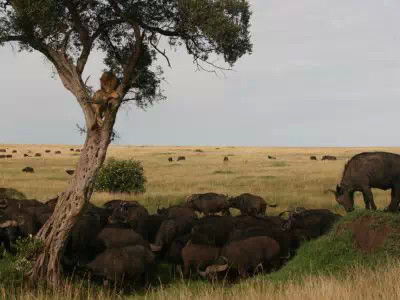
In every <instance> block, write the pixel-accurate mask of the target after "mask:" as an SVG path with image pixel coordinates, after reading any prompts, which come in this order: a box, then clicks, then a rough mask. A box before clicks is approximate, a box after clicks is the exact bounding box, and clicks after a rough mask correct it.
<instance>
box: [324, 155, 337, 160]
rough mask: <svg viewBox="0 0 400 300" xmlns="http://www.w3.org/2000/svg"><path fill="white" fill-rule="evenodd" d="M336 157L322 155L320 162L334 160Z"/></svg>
mask: <svg viewBox="0 0 400 300" xmlns="http://www.w3.org/2000/svg"><path fill="white" fill-rule="evenodd" d="M336 159H337V158H336V156H333V155H324V156H322V158H321V160H336Z"/></svg>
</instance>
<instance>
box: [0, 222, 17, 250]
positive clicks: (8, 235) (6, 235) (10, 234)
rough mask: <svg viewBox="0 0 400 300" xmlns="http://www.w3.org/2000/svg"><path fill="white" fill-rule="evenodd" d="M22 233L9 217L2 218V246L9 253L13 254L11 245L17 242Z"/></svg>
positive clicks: (0, 234) (0, 242) (0, 241)
mask: <svg viewBox="0 0 400 300" xmlns="http://www.w3.org/2000/svg"><path fill="white" fill-rule="evenodd" d="M21 236H22V233H21V231H20V229H19V226H18V223H17V222H16V221H14V220H11V219H9V218H8V217H7V216H1V217H0V245H2V246H3V247H4V249H5V250H6V251H8V252H13V251H12V248H11V245H12V244H13V243H15V242H16V241H17V239H18V238H19V237H21Z"/></svg>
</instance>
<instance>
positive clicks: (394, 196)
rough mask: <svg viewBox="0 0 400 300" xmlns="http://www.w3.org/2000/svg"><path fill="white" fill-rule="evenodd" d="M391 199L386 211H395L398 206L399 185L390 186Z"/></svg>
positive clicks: (399, 196) (399, 198)
mask: <svg viewBox="0 0 400 300" xmlns="http://www.w3.org/2000/svg"><path fill="white" fill-rule="evenodd" d="M391 195H392V199H391V201H390V204H389V206H388V208H387V210H388V211H391V212H396V211H397V210H398V208H399V200H400V185H399V184H396V185H394V186H393V187H392V192H391Z"/></svg>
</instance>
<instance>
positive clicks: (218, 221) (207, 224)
mask: <svg viewBox="0 0 400 300" xmlns="http://www.w3.org/2000/svg"><path fill="white" fill-rule="evenodd" d="M234 228H235V220H234V218H233V217H230V216H222V217H220V216H208V217H204V218H202V219H199V220H197V221H196V224H195V225H194V226H193V229H192V239H191V240H192V242H193V243H195V244H203V245H211V246H217V247H222V246H224V245H225V244H226V243H227V242H228V240H229V235H230V233H231V232H232V231H233V229H234Z"/></svg>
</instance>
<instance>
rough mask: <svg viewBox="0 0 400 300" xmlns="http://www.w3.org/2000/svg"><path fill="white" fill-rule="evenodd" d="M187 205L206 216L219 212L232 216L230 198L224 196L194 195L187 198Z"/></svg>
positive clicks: (213, 194)
mask: <svg viewBox="0 0 400 300" xmlns="http://www.w3.org/2000/svg"><path fill="white" fill-rule="evenodd" d="M186 205H187V206H188V207H190V208H192V209H194V210H195V211H198V212H201V213H203V214H205V215H206V216H207V215H210V214H216V213H219V212H222V213H223V214H225V215H230V212H229V203H228V196H226V195H223V194H216V193H204V194H192V195H190V196H188V197H187V198H186Z"/></svg>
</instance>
